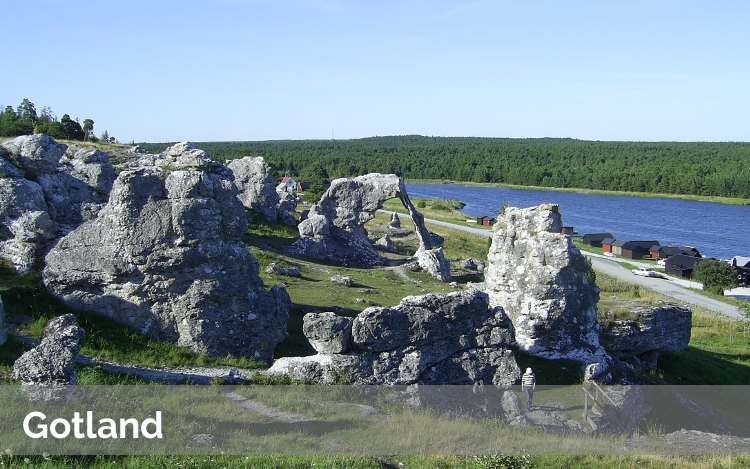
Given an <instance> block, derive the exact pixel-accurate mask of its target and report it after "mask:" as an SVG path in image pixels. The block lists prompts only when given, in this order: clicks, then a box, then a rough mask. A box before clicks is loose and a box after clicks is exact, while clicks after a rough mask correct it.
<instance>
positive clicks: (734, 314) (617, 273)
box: [386, 211, 745, 319]
mask: <svg viewBox="0 0 750 469" xmlns="http://www.w3.org/2000/svg"><path fill="white" fill-rule="evenodd" d="M386 213H389V214H390V213H391V212H387V211H386ZM399 216H405V217H407V218H408V217H409V215H404V214H402V213H399ZM425 222H427V223H430V224H433V225H438V226H443V227H446V228H451V229H454V230H458V231H463V232H466V233H471V234H475V235H478V236H484V237H486V238H489V237H491V236H492V231H490V230H483V229H481V228H476V227H472V226H463V225H457V224H455V223H448V222H444V221H440V220H432V219H429V218H425ZM581 252H582V253H583V254H584V255H585V256H586V257H588V258H589V259H591V264H592V265H593V267H594V269H595V270H597V271H599V272H603V273H605V274H607V275H609V276H611V277H615V278H617V279H620V280H623V281H625V282H628V283H634V284H636V285H640V286H642V287H644V288H648V289H650V290H653V291H655V292H657V293H661V294H662V295H665V296H669V297H671V298H674V299H675V300H678V301H680V302H682V303H686V304H689V305H694V306H698V307H700V308H703V309H706V310H708V311H711V312H714V313H718V314H723V315H725V316H729V317H731V318H737V319H739V318H744V317H745V314H744V313H743V312H742V311H740V310H739V309H738V308H736V307H734V306H732V305H730V304H727V303H724V302H722V301H718V300H714V299H712V298H708V297H706V296H703V295H701V294H699V293H696V292H694V291H691V290H689V289H688V288H687V287H686V286H683V285H681V284H680V283H681V282H680V281H675V280H666V279H661V278H653V277H639V276H638V275H635V274H633V273H632V272H630V270H628V269H626V268H624V267H622V266H620V264H618V263H617V262H615V261H612V260H609V259H605V258H603V256H597V255H591V253H587V252H585V251H581Z"/></svg>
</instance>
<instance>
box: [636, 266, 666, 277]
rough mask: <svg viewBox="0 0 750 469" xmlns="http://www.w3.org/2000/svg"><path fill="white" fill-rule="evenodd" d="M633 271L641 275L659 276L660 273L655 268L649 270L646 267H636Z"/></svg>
mask: <svg viewBox="0 0 750 469" xmlns="http://www.w3.org/2000/svg"><path fill="white" fill-rule="evenodd" d="M631 272H633V273H634V274H635V275H640V276H641V277H659V274H657V273H656V272H654V271H653V270H648V269H644V268H640V269H634V270H632V271H631Z"/></svg>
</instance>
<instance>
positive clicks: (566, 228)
mask: <svg viewBox="0 0 750 469" xmlns="http://www.w3.org/2000/svg"><path fill="white" fill-rule="evenodd" d="M574 233H575V230H574V229H573V227H572V226H563V227H562V230H560V234H564V235H567V236H573V234H574Z"/></svg>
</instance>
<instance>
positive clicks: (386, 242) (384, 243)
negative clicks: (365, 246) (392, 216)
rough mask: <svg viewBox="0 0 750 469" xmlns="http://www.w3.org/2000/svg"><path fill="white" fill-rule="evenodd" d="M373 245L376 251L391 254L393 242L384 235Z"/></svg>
mask: <svg viewBox="0 0 750 469" xmlns="http://www.w3.org/2000/svg"><path fill="white" fill-rule="evenodd" d="M373 245H374V246H375V247H376V248H378V249H382V250H383V251H386V252H393V240H392V239H391V237H390V236H388V235H384V236H381V237H380V238H378V239H376V240H375V242H374V243H373Z"/></svg>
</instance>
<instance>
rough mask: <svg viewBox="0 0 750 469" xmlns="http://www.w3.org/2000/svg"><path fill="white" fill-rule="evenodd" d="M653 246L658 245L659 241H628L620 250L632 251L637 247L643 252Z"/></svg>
mask: <svg viewBox="0 0 750 469" xmlns="http://www.w3.org/2000/svg"><path fill="white" fill-rule="evenodd" d="M654 244H659V241H628V242H626V243H625V244H623V245H622V248H623V249H628V250H632V249H635V248H636V247H638V248H641V249H643V250H648V249H649V248H650V247H651V246H653V245H654Z"/></svg>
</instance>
